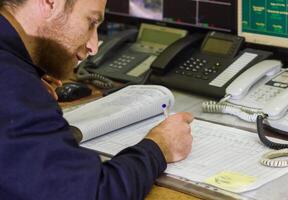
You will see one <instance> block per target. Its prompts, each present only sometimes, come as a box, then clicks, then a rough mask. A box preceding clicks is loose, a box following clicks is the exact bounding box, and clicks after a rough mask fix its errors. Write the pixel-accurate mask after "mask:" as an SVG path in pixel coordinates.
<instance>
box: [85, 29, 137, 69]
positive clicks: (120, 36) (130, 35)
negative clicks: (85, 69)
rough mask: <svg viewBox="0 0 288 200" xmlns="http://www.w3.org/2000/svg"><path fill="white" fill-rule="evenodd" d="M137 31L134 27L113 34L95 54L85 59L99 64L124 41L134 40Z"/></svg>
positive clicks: (96, 64)
mask: <svg viewBox="0 0 288 200" xmlns="http://www.w3.org/2000/svg"><path fill="white" fill-rule="evenodd" d="M137 33H138V31H137V30H136V29H128V30H125V31H122V32H119V33H117V34H115V35H114V36H113V37H112V38H111V39H109V41H107V42H104V43H103V44H102V45H101V46H100V48H99V51H98V53H97V55H96V56H89V57H88V59H87V61H88V62H90V63H93V65H95V66H99V65H100V64H101V63H102V62H103V61H105V60H106V59H109V57H110V56H111V55H112V54H113V51H115V50H116V49H118V48H120V47H121V46H123V44H125V43H131V42H134V41H135V39H136V37H137Z"/></svg>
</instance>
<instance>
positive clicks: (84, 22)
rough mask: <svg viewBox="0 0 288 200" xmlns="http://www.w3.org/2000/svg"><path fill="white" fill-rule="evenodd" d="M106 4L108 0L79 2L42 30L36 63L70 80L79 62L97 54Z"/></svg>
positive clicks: (50, 72) (57, 76)
mask: <svg viewBox="0 0 288 200" xmlns="http://www.w3.org/2000/svg"><path fill="white" fill-rule="evenodd" d="M105 5H106V0H85V1H82V0H77V1H76V2H75V4H74V5H73V8H72V9H71V10H69V9H68V10H66V11H64V10H63V12H62V13H60V14H59V15H58V16H57V17H54V18H53V19H52V20H51V21H49V23H47V24H45V25H43V26H41V27H39V29H38V35H39V38H40V39H39V41H38V42H37V48H36V58H35V62H36V64H37V65H39V66H40V67H41V68H42V69H44V70H45V71H46V72H47V74H49V75H51V76H53V77H55V78H58V79H65V78H68V77H69V76H70V75H71V74H72V72H73V68H74V66H76V64H77V63H78V61H80V60H83V59H85V58H86V57H87V56H88V54H95V53H96V52H97V49H98V36H97V28H98V26H99V25H100V23H101V22H102V20H103V15H104V9H105ZM63 9H64V8H63Z"/></svg>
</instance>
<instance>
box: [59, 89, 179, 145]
mask: <svg viewBox="0 0 288 200" xmlns="http://www.w3.org/2000/svg"><path fill="white" fill-rule="evenodd" d="M163 104H165V105H166V106H167V109H169V108H171V107H172V106H173V104H174V96H173V94H172V92H171V91H170V90H169V89H167V88H165V87H163V86H158V85H132V86H128V87H126V88H124V89H122V90H119V91H117V92H115V93H113V94H111V95H109V96H106V97H103V98H101V99H98V100H96V101H93V102H91V103H88V104H86V105H84V106H82V107H80V108H78V109H75V110H73V111H70V112H67V113H65V114H64V117H65V118H66V120H67V121H68V122H69V124H70V125H72V126H75V127H77V128H79V129H80V130H81V132H82V134H83V139H82V141H81V142H83V141H86V140H90V139H92V138H95V137H98V136H100V135H103V134H106V133H109V132H111V131H113V130H117V129H119V128H122V127H125V126H128V125H130V124H133V123H135V122H139V121H142V120H144V119H147V118H150V117H153V116H156V115H159V114H160V113H163V108H162V105H163Z"/></svg>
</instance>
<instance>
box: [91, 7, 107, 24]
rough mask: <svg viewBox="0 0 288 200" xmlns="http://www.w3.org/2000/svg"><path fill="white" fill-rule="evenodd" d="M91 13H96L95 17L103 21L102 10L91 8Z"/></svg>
mask: <svg viewBox="0 0 288 200" xmlns="http://www.w3.org/2000/svg"><path fill="white" fill-rule="evenodd" d="M91 14H93V15H97V17H98V18H99V21H100V22H103V21H104V15H103V13H102V12H100V11H98V10H92V11H91Z"/></svg>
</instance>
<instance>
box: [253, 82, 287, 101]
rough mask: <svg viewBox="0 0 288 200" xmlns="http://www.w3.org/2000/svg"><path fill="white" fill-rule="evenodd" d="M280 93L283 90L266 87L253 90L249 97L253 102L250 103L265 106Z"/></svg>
mask: <svg viewBox="0 0 288 200" xmlns="http://www.w3.org/2000/svg"><path fill="white" fill-rule="evenodd" d="M282 91H283V88H278V87H273V86H267V85H266V86H265V87H262V88H259V89H257V90H255V91H254V92H252V93H251V94H250V95H249V98H250V99H251V101H253V102H252V103H254V104H255V103H256V104H259V103H260V104H265V103H266V102H268V101H269V100H271V99H273V98H275V97H276V96H278V95H279V94H280V93H281V92H282Z"/></svg>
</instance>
